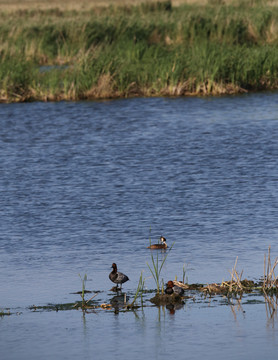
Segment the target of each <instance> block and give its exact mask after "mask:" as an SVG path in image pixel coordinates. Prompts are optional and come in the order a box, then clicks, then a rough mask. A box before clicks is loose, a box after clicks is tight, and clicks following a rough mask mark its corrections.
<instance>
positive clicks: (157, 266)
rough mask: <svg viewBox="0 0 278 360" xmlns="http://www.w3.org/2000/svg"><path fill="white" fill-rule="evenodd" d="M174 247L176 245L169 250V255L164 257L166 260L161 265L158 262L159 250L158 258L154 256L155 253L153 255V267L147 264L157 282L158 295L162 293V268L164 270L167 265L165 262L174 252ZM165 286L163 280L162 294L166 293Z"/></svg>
mask: <svg viewBox="0 0 278 360" xmlns="http://www.w3.org/2000/svg"><path fill="white" fill-rule="evenodd" d="M150 243H151V242H150ZM173 246H174V243H173V244H172V245H171V247H170V248H169V250H168V253H167V254H165V255H164V258H163V260H162V261H161V263H160V264H159V260H158V251H157V250H155V251H156V252H157V254H156V258H155V257H154V256H153V253H151V260H152V267H151V266H150V265H149V264H148V263H147V265H148V268H149V269H150V272H151V274H152V276H153V278H154V280H155V283H156V290H157V294H159V293H160V274H161V271H162V268H163V266H164V264H165V261H166V259H167V256H168V255H169V252H170V251H171V250H172V248H173ZM164 251H165V250H164ZM163 285H164V283H163V280H162V286H161V292H162V293H163V291H164V286H163Z"/></svg>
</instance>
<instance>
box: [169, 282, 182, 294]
mask: <svg viewBox="0 0 278 360" xmlns="http://www.w3.org/2000/svg"><path fill="white" fill-rule="evenodd" d="M174 293H175V294H178V295H180V296H182V295H183V294H184V290H183V289H182V288H180V287H179V286H177V285H174V283H173V281H168V282H167V286H166V289H165V294H168V295H172V294H174Z"/></svg>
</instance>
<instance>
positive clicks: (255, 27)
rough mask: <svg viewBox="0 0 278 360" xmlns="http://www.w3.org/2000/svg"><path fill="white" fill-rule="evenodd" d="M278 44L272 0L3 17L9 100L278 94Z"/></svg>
mask: <svg viewBox="0 0 278 360" xmlns="http://www.w3.org/2000/svg"><path fill="white" fill-rule="evenodd" d="M173 3H174V2H173ZM0 5H1V4H0ZM0 11H1V7H0ZM277 45H278V7H277V5H276V6H274V5H273V2H272V1H268V2H266V1H264V2H261V1H255V0H246V1H244V2H239V1H236V0H235V1H234V2H231V1H227V3H226V2H225V1H212V0H210V1H208V2H207V4H206V5H200V4H198V3H197V4H195V3H193V4H183V5H180V6H179V7H176V6H173V4H172V3H171V2H170V1H169V0H167V1H160V2H156V3H155V2H151V3H148V2H146V3H142V4H141V3H140V4H139V5H137V6H132V5H125V6H117V7H115V6H108V7H103V8H101V7H95V8H91V9H90V10H88V9H87V10H86V11H85V10H82V8H80V9H79V10H78V11H77V10H66V11H63V10H61V8H52V9H51V8H50V9H44V10H43V9H35V8H34V9H31V10H18V11H13V13H12V16H11V14H10V12H2V14H1V17H0V96H1V99H2V100H3V101H4V100H10V101H14V100H20V101H23V100H28V99H40V100H48V99H49V100H60V99H75V100H76V99H82V98H103V97H117V96H135V95H145V96H146V95H147V96H152V95H186V94H221V93H235V92H239V91H247V90H261V89H275V88H277V87H278V81H277V79H278V76H277V75H278V53H277ZM65 64H66V65H68V67H61V68H57V67H55V68H53V69H52V70H51V71H47V72H41V71H38V69H39V67H40V66H41V65H65Z"/></svg>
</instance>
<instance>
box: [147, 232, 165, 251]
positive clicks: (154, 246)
mask: <svg viewBox="0 0 278 360" xmlns="http://www.w3.org/2000/svg"><path fill="white" fill-rule="evenodd" d="M159 240H160V244H152V245H150V246H148V249H167V244H166V239H165V237H163V236H162V235H161V236H160V239H159Z"/></svg>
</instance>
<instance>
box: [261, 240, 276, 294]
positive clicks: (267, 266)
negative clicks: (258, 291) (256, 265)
mask: <svg viewBox="0 0 278 360" xmlns="http://www.w3.org/2000/svg"><path fill="white" fill-rule="evenodd" d="M270 250H271V248H270V246H269V248H268V256H267V258H266V255H265V256H264V278H263V284H262V290H263V292H264V294H269V293H272V294H273V293H275V294H276V293H277V290H278V277H277V276H276V275H275V268H276V266H277V265H278V258H276V259H275V261H274V264H273V265H272V264H271V259H270Z"/></svg>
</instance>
